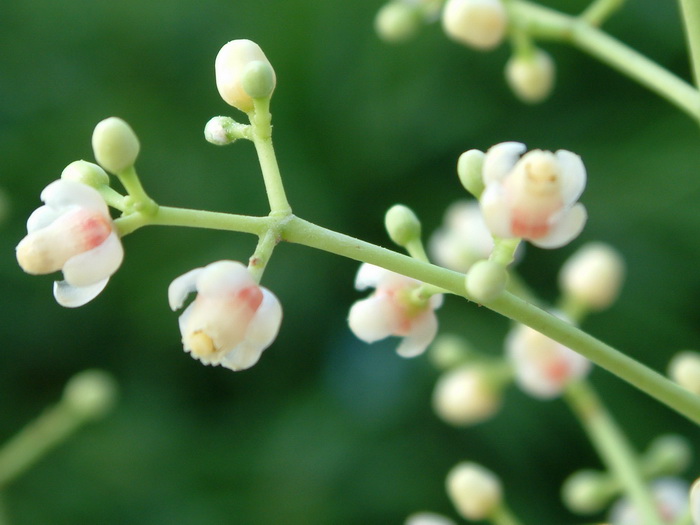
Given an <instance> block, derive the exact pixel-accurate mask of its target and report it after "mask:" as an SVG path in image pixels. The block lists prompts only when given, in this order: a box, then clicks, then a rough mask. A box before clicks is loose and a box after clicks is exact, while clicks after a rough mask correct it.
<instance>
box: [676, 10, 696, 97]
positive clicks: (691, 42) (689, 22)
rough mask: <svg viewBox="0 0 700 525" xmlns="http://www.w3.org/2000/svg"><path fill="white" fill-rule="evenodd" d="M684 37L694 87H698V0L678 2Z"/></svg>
mask: <svg viewBox="0 0 700 525" xmlns="http://www.w3.org/2000/svg"><path fill="white" fill-rule="evenodd" d="M680 5H681V12H682V13H683V16H682V19H683V24H684V25H685V36H686V39H687V40H688V49H689V52H690V65H691V68H692V70H693V78H694V79H695V85H696V86H698V87H700V2H698V0H680Z"/></svg>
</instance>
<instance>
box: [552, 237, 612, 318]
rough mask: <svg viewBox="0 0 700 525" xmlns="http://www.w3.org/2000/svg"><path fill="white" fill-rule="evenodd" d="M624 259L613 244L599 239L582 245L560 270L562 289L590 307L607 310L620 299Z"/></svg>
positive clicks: (578, 301)
mask: <svg viewBox="0 0 700 525" xmlns="http://www.w3.org/2000/svg"><path fill="white" fill-rule="evenodd" d="M624 277H625V262H624V261H623V260H622V257H621V256H620V254H619V253H618V252H617V250H615V249H614V248H613V247H611V246H608V245H607V244H604V243H600V242H592V243H589V244H586V245H584V246H582V247H581V248H580V249H579V250H578V251H577V252H576V253H575V254H574V255H573V256H571V258H570V259H568V260H567V261H566V263H564V266H562V269H561V272H560V273H559V284H560V287H561V289H562V291H563V292H564V293H565V294H566V295H567V296H569V297H570V298H571V299H573V300H575V301H576V302H577V303H579V304H581V305H584V306H585V307H586V308H589V309H591V310H604V309H605V308H608V307H609V306H610V305H611V304H612V303H613V302H615V299H617V297H618V295H619V293H620V288H621V286H622V281H623V280H624Z"/></svg>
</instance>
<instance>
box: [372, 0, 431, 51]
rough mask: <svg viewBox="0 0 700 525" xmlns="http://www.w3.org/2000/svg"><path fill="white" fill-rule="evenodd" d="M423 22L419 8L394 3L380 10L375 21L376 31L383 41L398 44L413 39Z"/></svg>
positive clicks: (404, 3) (407, 4) (398, 2)
mask: <svg viewBox="0 0 700 525" xmlns="http://www.w3.org/2000/svg"><path fill="white" fill-rule="evenodd" d="M421 22H422V18H421V12H420V10H419V9H418V8H417V6H415V5H411V4H409V3H407V2H401V1H394V2H389V3H388V4H385V5H383V6H382V7H381V9H379V11H378V12H377V16H376V17H375V19H374V29H375V31H376V32H377V35H379V38H381V39H382V40H385V41H386V42H392V43H398V42H404V41H406V40H409V39H410V38H411V37H413V35H415V34H416V32H417V31H418V29H419V28H420V25H421Z"/></svg>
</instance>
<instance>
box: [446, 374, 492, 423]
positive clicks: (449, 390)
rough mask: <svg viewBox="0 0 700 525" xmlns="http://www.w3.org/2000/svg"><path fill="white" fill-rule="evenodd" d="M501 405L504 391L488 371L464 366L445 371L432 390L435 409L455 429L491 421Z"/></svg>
mask: <svg viewBox="0 0 700 525" xmlns="http://www.w3.org/2000/svg"><path fill="white" fill-rule="evenodd" d="M500 406H501V389H500V386H499V385H498V384H497V381H496V379H495V378H491V377H490V374H489V370H488V369H487V368H486V367H484V366H479V365H463V366H460V367H459V368H455V369H453V370H450V371H448V372H445V373H444V374H443V375H442V376H440V379H438V382H437V383H436V385H435V390H434V391H433V409H434V410H435V413H436V414H437V415H438V416H439V417H440V418H441V419H443V420H444V421H446V422H447V423H449V424H451V425H455V426H467V425H474V424H476V423H480V422H482V421H485V420H487V419H489V418H490V417H491V416H493V415H494V414H495V413H496V412H497V411H498V409H499V408H500Z"/></svg>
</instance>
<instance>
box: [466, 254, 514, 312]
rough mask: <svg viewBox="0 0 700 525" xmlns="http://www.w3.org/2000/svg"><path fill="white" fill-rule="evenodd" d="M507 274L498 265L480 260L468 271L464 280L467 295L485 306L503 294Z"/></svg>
mask: <svg viewBox="0 0 700 525" xmlns="http://www.w3.org/2000/svg"><path fill="white" fill-rule="evenodd" d="M507 282H508V272H507V271H506V269H505V268H504V267H503V266H501V265H500V264H498V263H496V262H494V261H489V260H482V261H478V262H477V263H475V264H474V266H472V267H471V268H470V269H469V272H468V273H467V278H466V280H465V284H466V288H467V293H469V295H471V296H472V297H473V298H474V300H475V301H476V302H478V303H480V304H486V303H488V302H489V301H492V300H493V299H495V298H496V297H498V296H499V295H501V294H502V293H503V290H505V288H506V283H507Z"/></svg>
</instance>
